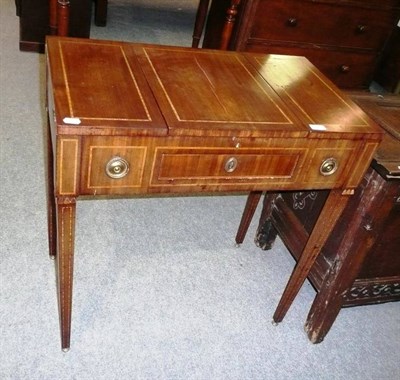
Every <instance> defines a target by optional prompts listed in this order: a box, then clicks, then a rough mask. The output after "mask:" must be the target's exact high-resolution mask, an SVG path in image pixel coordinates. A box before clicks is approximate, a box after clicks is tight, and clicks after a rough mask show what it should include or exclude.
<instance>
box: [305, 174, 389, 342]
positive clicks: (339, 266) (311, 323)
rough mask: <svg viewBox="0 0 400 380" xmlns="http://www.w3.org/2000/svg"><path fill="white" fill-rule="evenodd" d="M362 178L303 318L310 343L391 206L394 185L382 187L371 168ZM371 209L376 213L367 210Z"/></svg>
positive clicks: (322, 331)
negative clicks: (329, 262)
mask: <svg viewBox="0 0 400 380" xmlns="http://www.w3.org/2000/svg"><path fill="white" fill-rule="evenodd" d="M367 177H368V178H367ZM365 180H366V181H365V182H368V184H367V185H366V186H365V187H364V184H365V182H364V183H363V186H361V187H359V188H358V189H357V191H356V194H355V195H354V197H353V198H352V199H351V206H353V205H354V206H355V207H350V204H349V207H347V208H346V211H345V214H344V218H343V219H344V220H346V221H350V223H349V224H348V226H347V229H346V233H345V235H344V236H343V239H342V241H341V242H340V245H339V248H338V250H337V256H336V258H335V261H334V263H332V266H331V267H330V269H329V271H328V273H327V274H326V276H325V279H324V281H323V284H322V286H321V288H320V290H319V292H318V295H317V297H316V298H315V300H314V302H313V304H312V306H311V309H310V312H309V314H308V317H307V321H306V324H305V330H306V332H307V334H308V337H309V339H310V340H311V341H312V342H313V343H320V342H322V341H323V339H324V338H325V336H326V334H327V333H328V331H329V329H330V328H331V326H332V324H333V322H334V321H335V319H336V317H337V315H338V314H339V311H340V309H341V307H342V305H343V297H344V295H345V294H346V292H347V291H348V289H350V288H351V286H352V285H353V283H354V280H355V278H356V277H357V274H358V272H359V270H360V267H361V266H362V264H363V262H364V259H365V257H366V255H367V254H368V252H369V251H370V248H371V247H372V246H373V244H374V243H375V241H376V240H377V239H378V237H379V236H381V232H382V229H383V228H384V225H385V224H384V221H385V220H386V218H387V216H388V214H389V213H390V211H391V209H392V202H393V199H394V197H395V196H396V188H395V187H394V186H393V187H391V188H390V187H388V186H387V187H386V183H385V180H384V179H383V178H382V177H381V176H380V175H379V174H378V173H377V172H375V171H374V170H372V169H370V171H369V173H368V174H367V175H366V178H365ZM353 202H355V203H353ZM374 209H375V210H376V209H378V210H379V213H374V212H371V210H374ZM371 215H374V217H373V218H374V219H373V220H371ZM354 236H357V239H354ZM355 252H356V253H357V254H354V253H355Z"/></svg>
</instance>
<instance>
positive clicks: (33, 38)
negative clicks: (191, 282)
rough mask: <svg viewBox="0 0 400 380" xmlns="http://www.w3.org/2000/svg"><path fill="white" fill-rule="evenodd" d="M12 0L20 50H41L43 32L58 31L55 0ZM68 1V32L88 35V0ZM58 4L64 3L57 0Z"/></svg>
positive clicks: (89, 4)
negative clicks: (15, 8)
mask: <svg viewBox="0 0 400 380" xmlns="http://www.w3.org/2000/svg"><path fill="white" fill-rule="evenodd" d="M15 3H16V7H17V15H18V16H19V24H20V28H19V29H20V41H19V48H20V50H22V51H34V52H41V53H43V52H44V46H45V38H46V35H49V34H53V35H54V34H58V30H57V20H56V8H57V0H15ZM63 3H64V5H63ZM69 3H70V9H69V10H68V11H69V17H68V35H70V36H71V37H83V38H87V37H89V36H90V19H91V14H92V0H70V1H69ZM61 6H65V2H63V1H61V3H60V7H61ZM61 13H62V10H61ZM64 25H65V24H64Z"/></svg>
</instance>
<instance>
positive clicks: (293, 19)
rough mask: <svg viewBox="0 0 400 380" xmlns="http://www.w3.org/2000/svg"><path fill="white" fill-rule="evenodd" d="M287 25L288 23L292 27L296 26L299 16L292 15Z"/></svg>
mask: <svg viewBox="0 0 400 380" xmlns="http://www.w3.org/2000/svg"><path fill="white" fill-rule="evenodd" d="M287 25H288V26H291V27H292V28H294V27H295V26H297V18H295V17H290V18H289V19H288V20H287Z"/></svg>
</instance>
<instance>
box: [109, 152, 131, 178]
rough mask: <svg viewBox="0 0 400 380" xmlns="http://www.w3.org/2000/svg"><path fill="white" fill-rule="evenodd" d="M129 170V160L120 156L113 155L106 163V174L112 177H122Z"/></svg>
mask: <svg viewBox="0 0 400 380" xmlns="http://www.w3.org/2000/svg"><path fill="white" fill-rule="evenodd" d="M128 172H129V162H128V161H126V160H125V159H124V158H121V157H113V158H112V159H111V160H110V161H108V162H107V165H106V174H107V175H108V176H109V177H110V178H113V179H117V178H123V177H125V176H126V175H127V174H128Z"/></svg>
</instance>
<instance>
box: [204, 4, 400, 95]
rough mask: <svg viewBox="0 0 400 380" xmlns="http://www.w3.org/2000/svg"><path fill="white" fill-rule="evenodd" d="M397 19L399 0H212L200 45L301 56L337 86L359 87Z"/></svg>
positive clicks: (369, 77)
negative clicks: (202, 40)
mask: <svg viewBox="0 0 400 380" xmlns="http://www.w3.org/2000/svg"><path fill="white" fill-rule="evenodd" d="M399 18H400V1H399V0H369V1H365V0H340V1H338V0H241V1H240V0H214V1H212V2H211V6H210V11H209V16H208V21H207V25H206V31H205V36H204V42H203V47H205V48H215V49H219V48H220V47H221V41H222V46H223V47H224V46H227V47H228V48H229V49H230V50H240V51H256V52H263V53H267V54H288V55H300V56H305V57H307V58H308V59H309V60H310V61H311V62H312V63H313V64H314V65H315V66H316V67H318V68H319V69H320V70H321V71H322V72H323V73H324V74H325V75H326V76H327V77H328V78H330V79H331V80H332V81H333V82H334V83H335V84H336V85H338V86H339V87H341V88H351V89H355V88H362V87H368V86H369V84H370V82H371V80H372V78H373V75H374V73H375V71H376V69H377V68H378V67H379V66H380V64H381V60H382V53H383V51H384V48H385V46H386V44H387V41H388V40H389V39H390V36H391V35H392V33H393V32H394V31H395V30H396V28H397V23H398V21H399ZM230 34H231V36H230Z"/></svg>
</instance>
